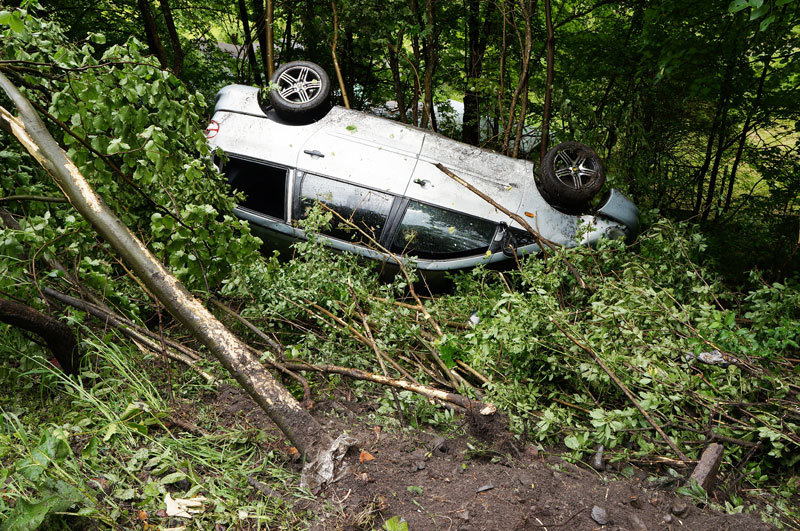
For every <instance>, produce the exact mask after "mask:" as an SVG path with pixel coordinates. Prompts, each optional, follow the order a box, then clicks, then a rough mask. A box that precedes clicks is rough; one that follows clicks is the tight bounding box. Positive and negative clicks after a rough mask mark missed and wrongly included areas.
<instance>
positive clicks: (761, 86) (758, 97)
mask: <svg viewBox="0 0 800 531" xmlns="http://www.w3.org/2000/svg"><path fill="white" fill-rule="evenodd" d="M771 62H772V55H770V56H769V58H768V59H767V60H766V62H765V63H764V68H763V69H762V70H761V77H760V78H759V80H758V90H756V97H755V99H754V100H753V104H752V105H751V106H750V109H749V110H748V111H747V117H746V118H745V120H744V126H743V127H742V133H741V134H740V135H739V145H738V146H737V147H736V155H735V156H734V158H733V166H732V167H731V175H730V177H728V192H727V193H726V194H725V204H724V205H723V207H722V211H723V212H727V211H728V209H729V208H730V206H731V199H732V198H733V183H734V181H735V180H736V171H737V170H738V169H739V161H741V160H742V153H743V152H744V144H745V141H746V140H747V133H748V132H749V130H750V122H751V121H752V119H753V114H755V112H756V109H758V105H759V103H760V102H761V95H762V94H763V93H764V80H766V79H767V72H768V71H769V65H770V63H771Z"/></svg>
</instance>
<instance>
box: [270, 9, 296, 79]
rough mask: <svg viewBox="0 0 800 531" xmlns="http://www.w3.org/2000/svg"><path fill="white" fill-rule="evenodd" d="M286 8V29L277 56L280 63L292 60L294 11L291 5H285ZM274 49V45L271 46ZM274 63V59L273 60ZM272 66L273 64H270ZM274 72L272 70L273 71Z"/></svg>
mask: <svg viewBox="0 0 800 531" xmlns="http://www.w3.org/2000/svg"><path fill="white" fill-rule="evenodd" d="M285 9H286V11H287V12H286V29H285V31H284V32H283V44H282V45H281V53H280V55H279V56H278V61H279V62H280V63H288V62H289V61H291V60H292V47H293V46H294V45H293V44H292V20H293V19H294V11H293V10H292V6H291V5H287V6H286V7H285ZM273 50H274V47H273ZM273 63H274V61H273ZM272 66H273V68H274V67H275V65H274V64H273V65H272ZM273 73H274V72H273Z"/></svg>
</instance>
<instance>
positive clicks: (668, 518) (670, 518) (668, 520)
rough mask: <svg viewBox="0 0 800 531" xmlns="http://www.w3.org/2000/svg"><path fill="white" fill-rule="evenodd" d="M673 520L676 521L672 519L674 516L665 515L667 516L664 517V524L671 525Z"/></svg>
mask: <svg viewBox="0 0 800 531" xmlns="http://www.w3.org/2000/svg"><path fill="white" fill-rule="evenodd" d="M673 520H674V518H672V515H671V514H665V515H664V519H663V522H664V523H665V524H671V523H672V521H673Z"/></svg>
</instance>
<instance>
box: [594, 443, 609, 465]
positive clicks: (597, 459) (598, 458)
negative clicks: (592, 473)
mask: <svg viewBox="0 0 800 531" xmlns="http://www.w3.org/2000/svg"><path fill="white" fill-rule="evenodd" d="M604 450H605V446H603V445H602V444H601V445H599V446H598V447H597V451H596V452H595V454H594V459H592V467H594V469H595V470H597V471H599V472H602V471H603V470H605V468H606V466H605V464H604V463H603V451H604Z"/></svg>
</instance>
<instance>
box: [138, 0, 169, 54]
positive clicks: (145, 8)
mask: <svg viewBox="0 0 800 531" xmlns="http://www.w3.org/2000/svg"><path fill="white" fill-rule="evenodd" d="M138 3H139V14H140V15H141V16H142V22H143V23H144V34H145V37H146V38H147V47H148V48H149V49H150V54H152V55H155V56H156V58H157V59H158V62H159V63H160V64H161V68H167V65H168V64H169V63H168V62H167V52H166V51H165V50H164V45H163V44H161V38H160V37H159V36H158V26H157V25H156V20H155V19H154V18H153V12H152V11H151V10H150V0H138Z"/></svg>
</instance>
